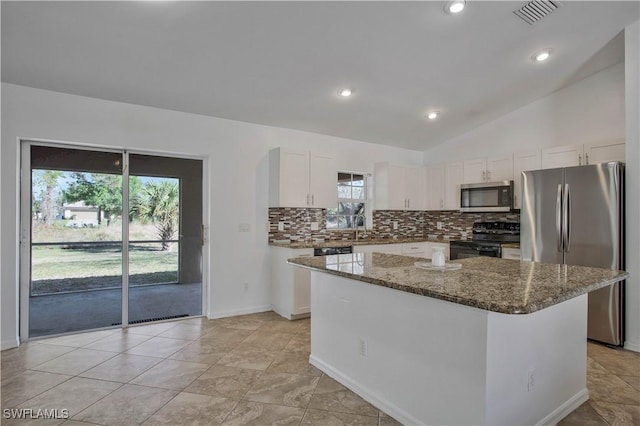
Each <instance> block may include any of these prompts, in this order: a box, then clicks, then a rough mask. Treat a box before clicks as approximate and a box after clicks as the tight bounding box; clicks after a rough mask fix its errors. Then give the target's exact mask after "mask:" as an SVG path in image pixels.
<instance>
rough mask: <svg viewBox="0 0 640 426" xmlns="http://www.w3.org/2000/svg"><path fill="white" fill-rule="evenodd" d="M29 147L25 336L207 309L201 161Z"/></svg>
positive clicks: (24, 213)
mask: <svg viewBox="0 0 640 426" xmlns="http://www.w3.org/2000/svg"><path fill="white" fill-rule="evenodd" d="M22 148H23V175H22V188H23V201H22V206H21V207H22V210H23V211H22V216H21V217H22V221H23V226H22V228H23V234H24V233H25V229H28V232H27V235H23V242H28V244H24V245H23V250H22V253H21V286H22V291H21V297H22V299H25V298H26V301H28V303H25V300H23V302H22V303H21V311H22V312H21V324H22V325H21V335H23V336H25V333H27V335H28V337H41V336H48V335H56V334H63V333H70V332H78V331H84V330H91V329H97V328H105V327H114V326H127V325H129V324H136V323H144V322H152V321H158V320H164V319H169V318H179V317H187V316H197V315H201V314H202V240H201V229H202V207H203V203H202V165H203V161H202V160H194V159H185V158H173V157H164V156H158V155H144V154H137V153H136V154H134V153H129V152H126V151H97V150H89V149H84V148H78V147H66V146H55V145H41V144H37V143H36V142H26V143H24V144H23V147H22ZM25 166H26V167H25ZM25 196H26V197H25ZM25 198H26V199H25ZM25 225H28V226H25ZM25 237H26V238H25ZM25 311H26V312H25ZM27 312H28V315H25V314H26V313H27Z"/></svg>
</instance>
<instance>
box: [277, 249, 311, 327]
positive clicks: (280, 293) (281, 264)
mask: <svg viewBox="0 0 640 426" xmlns="http://www.w3.org/2000/svg"><path fill="white" fill-rule="evenodd" d="M269 251H270V253H271V306H272V307H273V310H274V311H275V312H276V313H278V314H279V315H281V316H283V317H285V318H287V319H298V318H305V317H307V316H309V313H310V312H311V278H310V276H311V275H310V273H309V270H307V269H303V268H298V267H294V266H292V265H289V264H288V263H287V259H290V258H292V257H303V256H313V249H312V248H305V249H291V248H286V247H277V246H271V247H270V250H269Z"/></svg>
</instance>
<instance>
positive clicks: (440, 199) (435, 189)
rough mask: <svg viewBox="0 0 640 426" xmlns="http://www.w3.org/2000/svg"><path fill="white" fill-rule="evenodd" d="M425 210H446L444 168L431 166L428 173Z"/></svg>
mask: <svg viewBox="0 0 640 426" xmlns="http://www.w3.org/2000/svg"><path fill="white" fill-rule="evenodd" d="M426 177H427V179H426V180H427V182H426V195H427V200H426V203H425V208H426V209H427V210H442V209H444V166H429V167H427V171H426Z"/></svg>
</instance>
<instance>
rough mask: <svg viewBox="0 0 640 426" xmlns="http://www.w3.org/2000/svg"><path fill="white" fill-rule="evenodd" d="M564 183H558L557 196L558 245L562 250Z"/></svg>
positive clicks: (559, 249)
mask: <svg viewBox="0 0 640 426" xmlns="http://www.w3.org/2000/svg"><path fill="white" fill-rule="evenodd" d="M562 222H563V216H562V184H558V195H557V196H556V245H557V247H558V251H559V252H561V251H562Z"/></svg>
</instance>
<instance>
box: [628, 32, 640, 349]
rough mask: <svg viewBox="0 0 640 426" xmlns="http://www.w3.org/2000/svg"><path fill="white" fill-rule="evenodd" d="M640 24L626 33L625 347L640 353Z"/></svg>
mask: <svg viewBox="0 0 640 426" xmlns="http://www.w3.org/2000/svg"><path fill="white" fill-rule="evenodd" d="M639 52H640V21H636V22H635V23H634V24H633V25H630V26H629V27H627V28H626V30H625V78H626V80H625V86H626V89H625V92H626V98H625V100H626V103H625V105H626V140H627V144H626V160H627V169H626V173H627V179H626V184H627V198H626V203H627V206H626V207H627V212H626V216H627V223H626V225H627V233H626V234H627V235H626V236H627V239H626V244H627V271H629V273H630V274H631V277H630V278H629V279H628V280H627V286H626V290H627V292H626V298H627V315H626V325H627V330H626V335H627V339H626V342H625V347H626V348H628V349H631V350H634V351H637V352H640V265H638V259H640V219H639V217H640V105H639V101H640V82H639V81H638V79H639V78H640V77H638V76H640V59H639V56H640V53H639Z"/></svg>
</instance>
